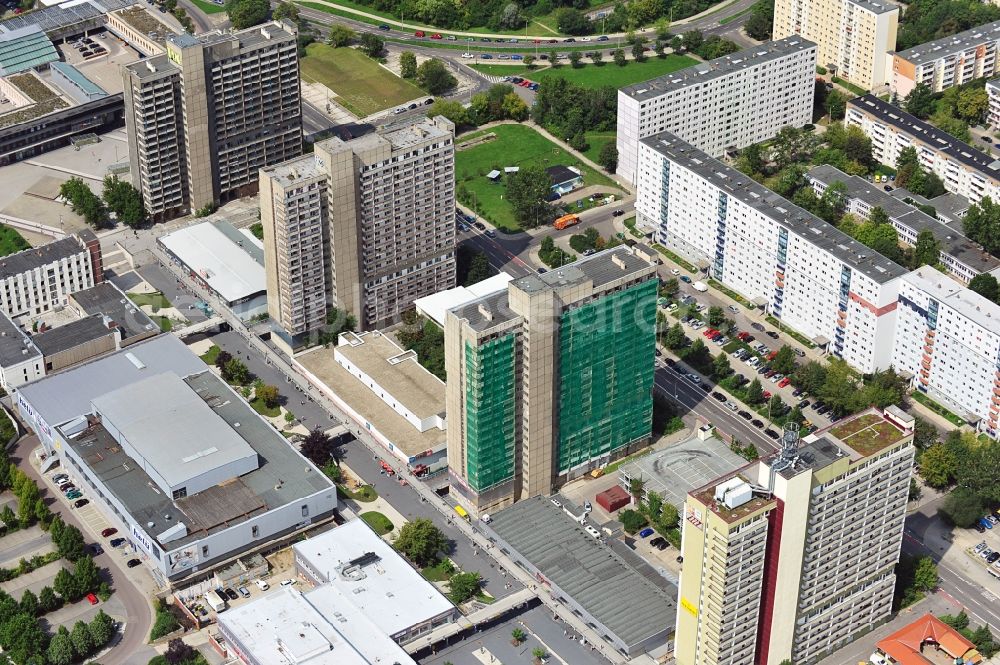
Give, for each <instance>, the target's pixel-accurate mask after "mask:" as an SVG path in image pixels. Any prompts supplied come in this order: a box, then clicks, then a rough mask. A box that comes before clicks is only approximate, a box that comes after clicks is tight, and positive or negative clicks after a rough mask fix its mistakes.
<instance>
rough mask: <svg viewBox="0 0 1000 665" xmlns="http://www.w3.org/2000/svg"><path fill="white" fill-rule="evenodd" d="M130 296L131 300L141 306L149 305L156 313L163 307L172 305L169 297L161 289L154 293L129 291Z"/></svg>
mask: <svg viewBox="0 0 1000 665" xmlns="http://www.w3.org/2000/svg"><path fill="white" fill-rule="evenodd" d="M128 297H129V300H131V301H132V302H134V303H135V304H136V305H139V306H140V307H142V306H143V305H149V308H150V309H151V310H152V311H153V313H154V314H155V313H156V312H159V311H160V310H161V309H165V308H167V307H170V306H171V305H170V301H169V300H167V297H166V296H165V295H163V294H162V293H160V292H159V291H154V292H153V293H129V294H128Z"/></svg>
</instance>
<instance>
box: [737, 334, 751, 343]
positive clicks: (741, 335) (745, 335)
mask: <svg viewBox="0 0 1000 665" xmlns="http://www.w3.org/2000/svg"><path fill="white" fill-rule="evenodd" d="M749 336H750V333H748V332H741V333H740V334H739V335H737V337H738V338H739V339H740V341H741V342H745V341H747V337H749Z"/></svg>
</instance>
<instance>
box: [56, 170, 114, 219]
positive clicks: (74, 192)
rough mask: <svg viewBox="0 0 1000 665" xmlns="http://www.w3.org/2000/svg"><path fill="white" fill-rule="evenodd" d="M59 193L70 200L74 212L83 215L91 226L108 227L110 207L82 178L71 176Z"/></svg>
mask: <svg viewBox="0 0 1000 665" xmlns="http://www.w3.org/2000/svg"><path fill="white" fill-rule="evenodd" d="M59 195H60V196H62V197H63V198H64V199H66V200H67V201H69V203H70V206H71V207H72V209H73V212H75V213H76V214H77V215H80V216H81V217H83V219H84V221H85V222H87V224H88V225H89V226H92V227H94V228H95V229H103V228H107V227H108V225H109V220H108V209H107V208H106V207H105V205H104V202H103V201H102V200H101V199H100V197H98V196H97V194H94V192H93V191H91V189H90V187H88V186H87V185H86V184H85V183H84V182H83V180H81V179H80V178H70V179H69V180H67V181H66V182H64V183H63V184H62V185H60V186H59Z"/></svg>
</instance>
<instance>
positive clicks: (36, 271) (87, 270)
mask: <svg viewBox="0 0 1000 665" xmlns="http://www.w3.org/2000/svg"><path fill="white" fill-rule="evenodd" d="M103 281H104V262H103V260H102V255H101V243H100V241H99V240H98V239H97V236H96V235H94V232H93V231H91V230H90V229H84V230H82V231H79V232H78V233H77V234H76V235H72V236H68V237H66V238H62V239H60V240H56V241H53V242H50V243H48V244H47V245H42V246H41V247H34V248H32V249H26V250H23V251H20V252H17V253H16V254H9V255H7V256H4V257H2V258H0V286H2V287H3V288H2V289H0V310H3V312H4V313H5V314H7V315H8V316H9V317H11V318H12V319H16V318H18V317H21V316H37V315H38V314H44V313H45V312H49V311H52V309H54V308H62V307H65V306H66V305H67V304H68V298H69V296H70V294H72V293H75V292H77V291H82V290H84V289H89V288H91V287H92V286H94V285H95V284H100V283H101V282H103Z"/></svg>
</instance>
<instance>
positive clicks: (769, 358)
mask: <svg viewBox="0 0 1000 665" xmlns="http://www.w3.org/2000/svg"><path fill="white" fill-rule="evenodd" d="M777 355H778V352H777V351H771V353H769V354H767V359H768V360H774V358H775V356H777Z"/></svg>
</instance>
